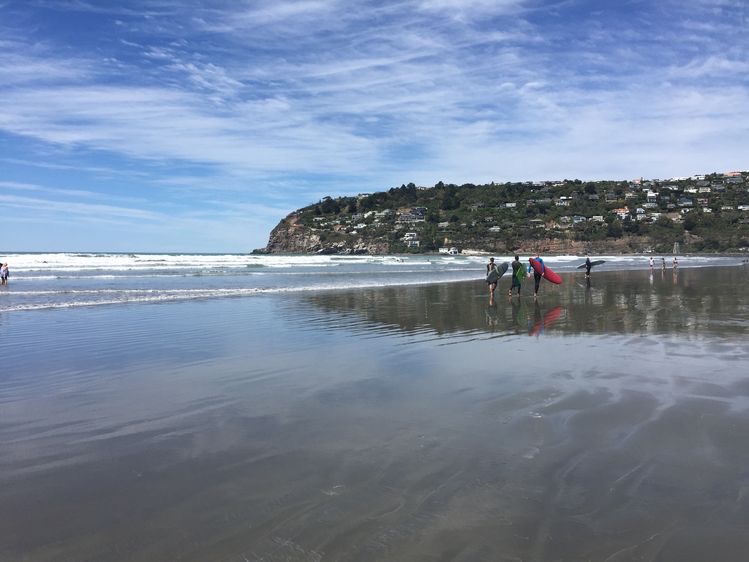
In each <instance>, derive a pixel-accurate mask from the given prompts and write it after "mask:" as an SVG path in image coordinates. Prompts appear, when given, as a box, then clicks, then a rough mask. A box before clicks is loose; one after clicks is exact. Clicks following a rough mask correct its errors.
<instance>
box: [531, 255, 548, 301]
mask: <svg viewBox="0 0 749 562" xmlns="http://www.w3.org/2000/svg"><path fill="white" fill-rule="evenodd" d="M535 260H536V261H537V262H538V263H540V264H541V273H539V272H538V271H536V268H535V267H533V266H532V265H530V263H529V265H528V273H530V272H531V271H532V272H533V298H534V299H535V298H536V297H538V287H539V286H540V285H541V277H543V276H544V272H545V271H546V267H545V266H544V260H542V259H541V258H540V257H538V256H536V257H535ZM529 262H530V260H529Z"/></svg>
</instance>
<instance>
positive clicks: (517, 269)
mask: <svg viewBox="0 0 749 562" xmlns="http://www.w3.org/2000/svg"><path fill="white" fill-rule="evenodd" d="M522 270H523V264H522V263H520V257H519V256H515V261H513V262H512V285H510V290H509V291H508V292H507V294H508V295H509V296H512V290H513V289H514V288H515V287H517V288H518V296H520V278H519V277H518V276H519V275H522V273H521V271H522Z"/></svg>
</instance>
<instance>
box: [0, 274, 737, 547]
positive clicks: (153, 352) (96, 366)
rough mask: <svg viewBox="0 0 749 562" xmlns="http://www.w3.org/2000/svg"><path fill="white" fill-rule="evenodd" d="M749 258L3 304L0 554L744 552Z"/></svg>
mask: <svg viewBox="0 0 749 562" xmlns="http://www.w3.org/2000/svg"><path fill="white" fill-rule="evenodd" d="M747 274H749V271H748V270H747V268H746V267H736V268H721V269H719V270H716V269H709V270H708V269H683V270H681V271H678V272H677V274H676V275H674V274H673V272H672V271H671V270H667V271H666V272H664V273H663V274H662V273H661V271H660V270H655V272H654V275H653V276H652V278H651V276H650V274H649V271H632V272H617V273H613V272H612V273H607V272H600V273H596V271H595V270H594V272H593V277H592V280H591V284H590V287H587V286H586V284H585V280H584V277H583V275H582V274H579V275H569V276H565V278H564V284H563V285H562V286H560V287H555V286H551V285H549V284H544V285H543V286H542V290H541V295H540V297H539V299H538V301H535V302H534V300H533V299H532V298H531V297H529V296H524V297H521V298H519V299H518V298H517V297H514V298H512V299H508V298H507V296H506V291H507V286H508V285H509V280H508V279H506V278H503V279H502V280H501V281H500V286H499V289H498V291H497V299H496V303H495V305H494V306H489V304H488V299H487V295H486V285H485V283H483V281H481V280H478V281H476V282H475V283H458V284H449V285H432V286H423V287H400V288H382V289H368V290H362V291H338V292H320V293H312V294H305V295H285V296H267V297H258V298H247V299H224V300H207V301H203V302H192V303H172V304H167V305H141V306H116V307H95V308H91V309H77V310H69V311H59V310H58V311H47V312H37V313H24V314H6V315H3V316H0V357H1V358H2V370H1V371H0V373H1V374H0V440H1V441H0V442H2V444H3V446H2V448H1V449H0V483H1V484H2V487H0V537H2V540H0V560H3V561H5V560H9V561H10V560H13V561H18V560H33V561H53V560H54V561H63V560H64V561H68V560H70V561H72V560H76V561H79V560H92V561H93V560H97V561H101V560H133V561H157V560H158V561H162V560H188V561H193V560H194V561H205V560H218V561H234V560H237V561H241V560H252V561H254V560H265V561H268V560H271V561H272V560H430V561H431V560H466V561H467V560H571V561H572V560H574V561H577V560H608V561H620V560H679V561H690V560H694V561H697V560H700V561H702V560H711V559H725V560H739V559H742V558H743V557H744V556H745V552H746V551H747V549H748V548H749V535H747V533H746V532H745V527H746V525H745V523H746V521H747V518H748V517H749V470H748V469H747V466H749V441H747V439H746V435H747V434H748V432H749V377H748V375H747V373H749V368H748V367H749V346H747V343H746V342H747V335H749V286H747V285H746V280H747ZM531 285H532V283H526V284H525V286H524V287H523V290H524V291H525V292H526V295H527V294H528V290H529V288H531Z"/></svg>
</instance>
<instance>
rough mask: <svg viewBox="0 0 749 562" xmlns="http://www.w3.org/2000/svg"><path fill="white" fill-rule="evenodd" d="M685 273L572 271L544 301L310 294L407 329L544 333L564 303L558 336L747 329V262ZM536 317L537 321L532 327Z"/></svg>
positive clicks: (468, 291)
mask: <svg viewBox="0 0 749 562" xmlns="http://www.w3.org/2000/svg"><path fill="white" fill-rule="evenodd" d="M681 273H682V275H681V280H680V276H679V272H678V270H674V271H673V273H669V274H668V276H666V275H665V272H664V275H663V278H662V280H661V281H663V282H658V283H656V282H655V281H656V280H654V279H653V276H652V273H645V272H643V271H624V272H599V273H598V274H597V275H595V279H594V280H591V279H587V280H583V279H582V277H583V276H582V275H578V276H573V275H568V276H567V277H566V278H565V283H563V285H562V286H561V287H559V288H558V289H556V290H555V292H554V293H547V294H545V295H543V296H542V297H539V299H538V301H536V302H534V300H533V298H532V296H530V295H525V296H521V297H507V298H499V299H496V300H495V301H494V303H492V304H489V305H486V300H485V299H483V297H484V295H483V294H480V292H479V289H480V288H483V287H481V286H480V284H479V283H478V282H476V283H456V284H445V285H429V286H420V287H390V288H386V289H365V290H358V291H342V292H335V293H334V292H330V293H319V294H315V295H312V296H310V297H308V300H309V301H310V302H312V303H314V305H315V306H317V307H320V308H321V309H323V310H326V311H329V312H333V313H335V312H339V313H340V312H347V313H353V314H354V315H356V317H357V318H365V319H366V320H367V321H371V322H374V323H378V324H382V325H385V326H393V327H398V328H400V329H401V330H405V331H406V332H407V331H409V330H416V329H418V330H424V329H428V330H431V331H433V332H434V333H436V334H449V333H454V332H470V331H476V330H485V329H488V330H490V331H491V332H494V333H502V332H504V333H519V332H520V331H523V330H528V331H530V332H532V331H536V332H540V331H541V330H540V329H538V330H534V329H533V326H535V323H536V322H537V321H538V320H540V319H541V317H543V316H544V315H548V314H549V313H550V312H551V311H552V310H555V309H557V308H558V309H559V310H557V311H556V312H555V313H554V319H553V320H554V321H553V322H548V321H547V322H545V323H544V322H542V324H541V326H540V327H539V328H543V329H544V331H547V330H550V331H552V332H553V333H554V334H556V335H564V334H580V333H589V334H607V333H637V334H669V333H670V334H684V333H685V332H687V333H693V334H706V333H715V334H724V335H732V334H733V335H741V334H744V333H745V331H746V327H745V326H744V325H743V323H742V322H741V321H738V322H734V321H732V320H731V319H732V318H741V317H742V314H743V313H744V312H745V311H746V300H747V297H748V296H749V289H747V285H746V284H745V283H744V278H745V276H746V270H745V268H743V267H726V268H720V269H719V270H718V271H716V270H715V269H710V270H708V269H691V270H690V269H687V270H684V271H682V272H681ZM502 288H503V286H500V288H498V289H497V290H498V292H501V291H500V289H502ZM392 303H398V305H397V306H392ZM562 312H563V314H562ZM531 319H532V320H533V322H532V324H533V326H528V325H527V324H528V322H530V320H531ZM547 324H548V325H547ZM551 324H553V326H552V325H551Z"/></svg>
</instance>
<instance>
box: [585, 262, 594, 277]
mask: <svg viewBox="0 0 749 562" xmlns="http://www.w3.org/2000/svg"><path fill="white" fill-rule="evenodd" d="M591 267H593V265H592V264H591V263H590V257H589V256H585V278H586V279H590V268H591Z"/></svg>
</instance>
